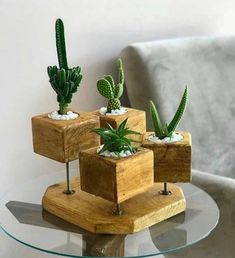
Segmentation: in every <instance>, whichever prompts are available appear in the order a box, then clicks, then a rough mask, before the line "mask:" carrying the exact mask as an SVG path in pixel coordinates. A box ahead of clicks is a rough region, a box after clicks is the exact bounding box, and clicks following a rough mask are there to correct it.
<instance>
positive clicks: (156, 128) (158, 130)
mask: <svg viewBox="0 0 235 258" xmlns="http://www.w3.org/2000/svg"><path fill="white" fill-rule="evenodd" d="M150 115H151V118H152V123H153V126H154V131H155V135H156V136H157V137H162V135H163V131H162V124H161V120H160V117H159V115H158V112H157V109H156V107H155V105H154V103H153V101H150Z"/></svg>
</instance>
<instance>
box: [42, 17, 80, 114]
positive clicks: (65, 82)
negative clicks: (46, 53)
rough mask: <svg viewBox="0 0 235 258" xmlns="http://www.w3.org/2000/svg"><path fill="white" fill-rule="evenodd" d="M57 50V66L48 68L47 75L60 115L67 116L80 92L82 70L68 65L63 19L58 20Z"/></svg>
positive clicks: (56, 27)
mask: <svg viewBox="0 0 235 258" xmlns="http://www.w3.org/2000/svg"><path fill="white" fill-rule="evenodd" d="M55 32H56V48H57V55H58V61H59V68H58V67H57V66H55V65H54V66H48V68H47V73H48V76H49V82H50V84H51V86H52V88H53V89H54V91H55V92H56V94H57V101H58V102H59V113H60V114H62V115H63V114H67V112H68V107H69V104H70V103H71V101H72V95H73V93H75V92H76V91H77V90H78V87H79V86H80V82H81V80H82V75H81V68H80V67H79V66H78V67H73V68H69V67H68V64H67V56H66V46H65V36H64V24H63V21H62V20H61V19H57V20H56V24H55Z"/></svg>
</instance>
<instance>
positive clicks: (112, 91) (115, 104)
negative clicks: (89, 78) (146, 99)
mask: <svg viewBox="0 0 235 258" xmlns="http://www.w3.org/2000/svg"><path fill="white" fill-rule="evenodd" d="M117 68H118V83H117V84H116V85H115V82H114V79H113V77H112V76H111V75H105V76H104V77H103V78H102V79H100V80H98V81H97V89H98V91H99V93H100V94H101V95H102V96H103V97H105V98H107V99H108V104H107V112H108V113H110V112H112V110H114V109H120V108H121V103H120V100H119V98H120V97H121V96H122V93H123V88H124V71H123V68H122V60H121V59H120V58H119V59H118V60H117Z"/></svg>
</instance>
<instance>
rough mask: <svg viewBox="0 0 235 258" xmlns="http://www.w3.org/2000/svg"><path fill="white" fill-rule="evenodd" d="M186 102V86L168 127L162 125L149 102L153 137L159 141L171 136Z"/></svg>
mask: <svg viewBox="0 0 235 258" xmlns="http://www.w3.org/2000/svg"><path fill="white" fill-rule="evenodd" d="M187 100H188V88H187V86H186V87H185V90H184V94H183V96H182V98H181V101H180V104H179V106H178V109H177V111H176V113H175V115H174V117H173V119H172V120H171V122H170V124H169V125H168V124H167V123H165V124H164V125H162V123H161V119H160V117H159V114H158V111H157V109H156V106H155V105H154V103H153V101H150V115H151V118H152V123H153V126H154V131H155V136H157V137H158V138H159V139H163V138H165V137H171V136H172V133H173V132H174V131H175V129H176V127H177V125H178V124H179V122H180V120H181V118H182V116H183V113H184V111H185V108H186V104H187Z"/></svg>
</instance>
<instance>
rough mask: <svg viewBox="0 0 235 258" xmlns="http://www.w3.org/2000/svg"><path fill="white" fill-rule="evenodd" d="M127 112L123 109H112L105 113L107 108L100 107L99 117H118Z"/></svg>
mask: <svg viewBox="0 0 235 258" xmlns="http://www.w3.org/2000/svg"><path fill="white" fill-rule="evenodd" d="M127 111H128V110H127V109H126V108H124V107H121V108H120V109H114V110H112V112H111V113H107V108H106V107H102V108H100V114H101V115H106V116H118V115H123V114H125V113H126V112H127Z"/></svg>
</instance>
